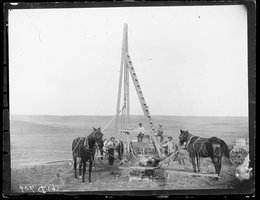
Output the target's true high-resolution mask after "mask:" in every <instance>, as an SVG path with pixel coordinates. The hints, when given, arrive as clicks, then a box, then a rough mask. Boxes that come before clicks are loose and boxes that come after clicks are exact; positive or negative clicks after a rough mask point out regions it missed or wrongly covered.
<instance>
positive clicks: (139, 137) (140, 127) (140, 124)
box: [137, 123, 144, 142]
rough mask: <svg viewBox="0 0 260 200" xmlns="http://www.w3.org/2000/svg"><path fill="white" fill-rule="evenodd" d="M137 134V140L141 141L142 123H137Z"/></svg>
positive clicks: (142, 133)
mask: <svg viewBox="0 0 260 200" xmlns="http://www.w3.org/2000/svg"><path fill="white" fill-rule="evenodd" d="M137 131H138V134H137V139H138V142H142V141H143V137H144V127H143V124H142V123H139V127H138V130H137Z"/></svg>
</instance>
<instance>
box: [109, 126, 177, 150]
mask: <svg viewBox="0 0 260 200" xmlns="http://www.w3.org/2000/svg"><path fill="white" fill-rule="evenodd" d="M144 133H145V129H144V127H143V125H142V123H139V126H138V129H137V140H138V142H143V137H144ZM157 137H158V140H159V142H160V146H161V148H162V151H163V152H165V154H170V153H172V152H174V151H176V145H175V144H174V142H173V138H172V136H168V140H167V141H163V125H162V124H159V127H158V130H157ZM116 143H117V141H116V139H115V137H111V138H110V140H109V141H108V143H107V144H106V146H107V147H108V148H115V146H116Z"/></svg>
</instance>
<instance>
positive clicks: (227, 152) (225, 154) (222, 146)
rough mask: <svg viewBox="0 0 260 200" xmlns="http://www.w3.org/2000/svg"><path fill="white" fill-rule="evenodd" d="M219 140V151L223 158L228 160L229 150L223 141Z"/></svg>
mask: <svg viewBox="0 0 260 200" xmlns="http://www.w3.org/2000/svg"><path fill="white" fill-rule="evenodd" d="M219 140H220V143H221V151H222V152H223V153H224V156H225V157H226V158H228V159H229V150H228V146H227V144H226V143H225V142H224V141H223V140H221V139H219Z"/></svg>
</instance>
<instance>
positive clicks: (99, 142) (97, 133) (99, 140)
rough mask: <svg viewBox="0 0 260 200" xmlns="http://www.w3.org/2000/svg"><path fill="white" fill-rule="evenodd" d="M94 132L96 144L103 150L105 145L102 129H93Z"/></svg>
mask: <svg viewBox="0 0 260 200" xmlns="http://www.w3.org/2000/svg"><path fill="white" fill-rule="evenodd" d="M93 130H94V131H93V132H92V135H93V136H94V137H95V139H96V143H97V145H98V147H99V149H103V146H104V143H103V133H102V132H101V128H100V127H99V128H97V129H96V128H94V127H93Z"/></svg>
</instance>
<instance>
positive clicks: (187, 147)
mask: <svg viewBox="0 0 260 200" xmlns="http://www.w3.org/2000/svg"><path fill="white" fill-rule="evenodd" d="M193 137H195V136H191V137H190V139H189V141H188V143H187V144H186V146H185V149H186V150H189V149H190V148H189V146H188V145H189V144H190V142H191V139H192V138H193ZM200 139H203V138H201V137H198V138H197V139H196V140H195V141H194V143H193V145H192V148H193V150H194V151H195V144H196V143H197V142H198V141H199V140H200ZM206 142H208V139H207V140H206V141H205V142H203V143H202V145H201V146H200V149H199V151H198V155H199V153H200V151H201V149H202V147H203V146H204V144H205V143H206Z"/></svg>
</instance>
